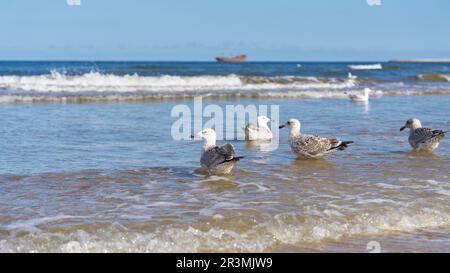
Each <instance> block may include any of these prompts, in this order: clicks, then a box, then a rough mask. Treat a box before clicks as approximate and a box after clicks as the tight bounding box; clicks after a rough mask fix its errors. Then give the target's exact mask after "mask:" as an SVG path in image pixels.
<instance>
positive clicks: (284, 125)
mask: <svg viewBox="0 0 450 273" xmlns="http://www.w3.org/2000/svg"><path fill="white" fill-rule="evenodd" d="M284 127H286V124H282V125H280V126H278V129H282V128H284Z"/></svg>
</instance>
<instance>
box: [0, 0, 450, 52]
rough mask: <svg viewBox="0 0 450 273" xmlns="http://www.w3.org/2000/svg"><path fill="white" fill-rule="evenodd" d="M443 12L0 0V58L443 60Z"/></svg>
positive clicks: (445, 6)
mask: <svg viewBox="0 0 450 273" xmlns="http://www.w3.org/2000/svg"><path fill="white" fill-rule="evenodd" d="M449 14H450V1H448V0H426V1H425V0H409V1H408V0H381V5H380V6H369V5H368V4H367V2H366V0H339V1H337V0H308V1H306V0H304V1H302V0H289V1H288V0H272V1H269V0H226V1H225V0H222V1H219V0H178V1H175V0H131V1H130V0H129V1H120V0H81V5H80V6H69V5H68V4H67V2H66V0H40V1H39V0H32V1H31V0H14V1H11V0H0V33H2V38H1V39H0V59H2V60H182V61H183V60H199V61H207V60H212V59H213V58H214V57H215V56H217V55H227V56H230V55H233V54H239V53H246V54H247V55H249V58H250V60H255V61H263V60H273V61H276V60H280V61H289V60H291V61H336V60H349V61H357V60H361V61H368V60H387V59H391V58H413V57H414V58H426V57H427V58H439V57H440V58H444V57H445V58H450V38H449V37H450V16H449Z"/></svg>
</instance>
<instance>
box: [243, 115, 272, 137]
mask: <svg viewBox="0 0 450 273" xmlns="http://www.w3.org/2000/svg"><path fill="white" fill-rule="evenodd" d="M268 122H270V119H269V118H268V117H266V116H259V117H258V126H256V125H254V124H253V123H249V124H248V125H247V126H246V127H245V128H244V133H245V139H246V140H271V139H272V137H273V134H272V131H270V129H269V127H268V126H267V123H268Z"/></svg>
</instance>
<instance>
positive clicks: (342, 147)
mask: <svg viewBox="0 0 450 273" xmlns="http://www.w3.org/2000/svg"><path fill="white" fill-rule="evenodd" d="M352 143H354V142H353V141H342V142H341V143H340V144H339V145H338V146H336V147H333V148H331V149H330V150H334V149H338V150H341V151H342V150H345V149H346V148H347V147H348V144H352Z"/></svg>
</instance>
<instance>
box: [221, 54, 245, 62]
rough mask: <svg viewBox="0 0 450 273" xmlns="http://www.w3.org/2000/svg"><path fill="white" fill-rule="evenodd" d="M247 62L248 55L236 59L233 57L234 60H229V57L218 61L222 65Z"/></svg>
mask: <svg viewBox="0 0 450 273" xmlns="http://www.w3.org/2000/svg"><path fill="white" fill-rule="evenodd" d="M246 60H247V56H246V55H239V56H236V57H232V58H227V57H217V58H216V61H218V62H220V63H243V62H245V61H246Z"/></svg>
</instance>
